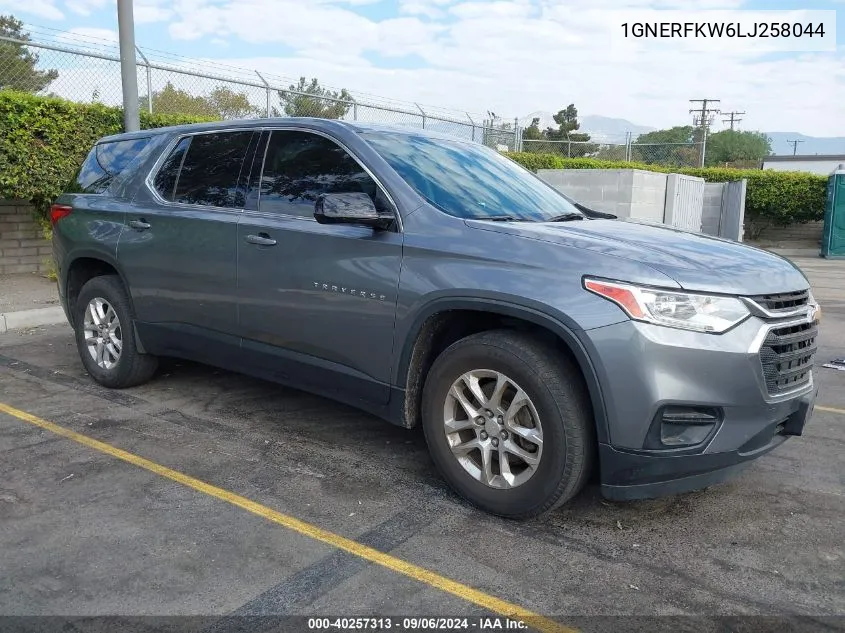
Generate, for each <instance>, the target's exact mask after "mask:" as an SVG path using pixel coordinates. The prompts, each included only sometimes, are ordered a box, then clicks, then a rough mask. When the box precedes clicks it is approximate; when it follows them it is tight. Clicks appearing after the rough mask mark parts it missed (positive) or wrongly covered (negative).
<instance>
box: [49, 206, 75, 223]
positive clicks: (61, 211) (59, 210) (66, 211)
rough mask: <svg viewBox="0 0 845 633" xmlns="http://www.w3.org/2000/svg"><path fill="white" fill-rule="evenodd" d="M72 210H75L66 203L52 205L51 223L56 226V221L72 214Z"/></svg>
mask: <svg viewBox="0 0 845 633" xmlns="http://www.w3.org/2000/svg"><path fill="white" fill-rule="evenodd" d="M71 211H73V207H70V206H68V205H66V204H52V205H50V224H52V225H53V226H56V222H58V221H59V220H61V219H62V218H63V217H65V216H68V215H70V212H71Z"/></svg>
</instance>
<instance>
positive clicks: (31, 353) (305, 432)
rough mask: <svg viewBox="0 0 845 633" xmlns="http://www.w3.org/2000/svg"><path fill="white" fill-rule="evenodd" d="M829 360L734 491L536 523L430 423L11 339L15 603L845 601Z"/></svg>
mask: <svg viewBox="0 0 845 633" xmlns="http://www.w3.org/2000/svg"><path fill="white" fill-rule="evenodd" d="M820 339H821V341H820V342H821V349H820V352H819V355H818V357H817V358H818V363H819V364H820V363H822V362H825V361H827V360H830V359H831V358H835V357H839V358H841V357H845V308H840V307H838V306H835V305H834V306H831V307H830V308H829V309H825V310H824V312H823V322H822V327H821V336H820ZM815 375H816V380H817V382H818V383H819V384H820V385H821V389H820V395H819V401H818V405H819V406H818V407H817V409H816V412H815V415H814V417H813V420H812V422H811V423H810V425H809V427H808V428H807V430H806V433H805V435H804V436H803V437H801V438H794V439H791V440H789V441H788V442H786V443H785V444H784V445H783V446H781V447H780V448H778V449H777V450H775V451H774V452H772V453H770V454H768V455H766V456H764V457H762V458H761V459H759V460H758V461H756V462H755V463H754V464H753V465H752V466H751V467H750V468H749V469H747V470H746V471H745V472H744V473H743V474H741V475H740V476H739V477H737V478H736V479H734V480H732V481H730V482H728V483H726V484H722V485H719V486H715V487H712V488H710V489H708V490H704V491H700V492H694V493H690V494H685V495H679V496H674V497H669V498H666V499H660V500H653V501H640V502H628V503H612V502H609V501H606V500H604V499H602V498H601V496H600V495H599V492H598V488H597V486H596V485H592V486H590V487H589V488H588V489H587V490H586V491H585V492H584V493H582V494H581V495H580V496H579V497H577V498H576V499H575V500H574V501H573V502H571V503H570V504H568V505H567V506H565V507H564V508H561V509H560V510H558V511H556V512H554V513H553V514H551V515H549V516H547V517H544V518H542V519H539V520H532V521H528V522H513V521H506V520H502V519H498V518H495V517H491V516H489V515H486V514H484V513H481V512H479V511H477V510H474V509H472V508H470V507H469V506H467V505H465V504H464V503H463V502H462V501H460V500H459V499H458V498H457V497H455V496H454V495H453V494H452V493H451V492H450V491H449V489H448V488H447V487H446V486H445V485H444V483H443V482H442V481H441V480H440V478H439V477H438V475H437V474H436V472H435V471H434V468H433V465H432V463H431V461H430V459H429V457H428V455H427V452H426V448H425V443H424V440H423V437H422V433H421V432H420V431H418V430H414V431H407V430H403V429H400V428H396V427H393V426H390V425H388V424H387V423H385V422H382V421H380V420H378V419H375V418H373V417H371V416H368V415H366V414H363V413H360V412H358V411H356V410H353V409H351V408H348V407H345V406H342V405H338V404H335V403H332V402H330V401H327V400H324V399H321V398H317V397H315V396H311V395H308V394H305V393H302V392H298V391H294V390H289V389H285V388H283V387H279V386H277V385H274V384H270V383H267V382H262V381H259V380H254V379H252V378H247V377H244V376H240V375H236V374H232V373H229V372H225V371H221V370H217V369H213V368H209V367H204V366H200V365H195V364H192V363H186V362H178V361H166V362H165V363H164V365H163V366H162V369H161V370H160V372H159V374H158V376H157V377H156V378H155V379H154V380H153V381H152V382H150V383H149V384H147V385H143V386H141V387H137V388H134V389H129V390H124V391H111V390H108V389H105V388H102V387H99V386H97V385H96V384H95V383H93V381H92V380H91V379H90V378H89V377H88V376H87V375H86V374H85V372H84V370H83V369H82V365H81V364H80V362H79V358H78V356H77V352H76V348H75V346H74V344H73V337H72V333H71V330H70V328H69V327H68V326H67V325H59V326H51V327H49V328H33V329H30V330H21V331H15V332H8V333H6V334H4V335H2V336H0V403H3V405H4V406H5V407H6V410H5V411H4V412H0V615H6V616H10V615H18V616H24V615H48V614H61V615H63V616H96V615H114V614H120V615H124V616H132V615H147V616H149V615H180V616H189V615H225V614H241V615H250V614H252V615H268V614H277V615H278V614H295V615H327V614H332V615H337V616H350V615H359V616H373V615H395V616H407V615H475V616H477V615H481V614H490V613H493V614H494V615H495V614H497V613H499V614H501V612H503V611H507V610H508V609H514V608H519V609H523V610H524V611H525V613H529V614H541V615H543V616H546V617H548V618H550V621H555V622H561V623H563V626H564V627H572V628H575V629H580V630H590V629H593V630H619V629H618V628H617V627H616V624H619V623H620V621H610V622H611V623H610V624H609V623H608V621H603V620H600V619H597V618H596V617H595V616H625V617H626V618H629V617H630V616H650V617H653V616H672V615H676V616H708V617H710V618H712V617H713V616H717V615H732V616H760V615H797V616H813V617H824V616H837V615H838V616H845V520H843V517H845V450H843V449H845V372H839V371H835V370H831V369H824V368H820V367H818V368H817V369H816V370H815ZM10 410H12V411H14V412H17V413H15V414H14V415H12V414H10V413H9V411H10ZM22 416H23V417H22ZM26 416H29V418H31V419H27V418H26ZM51 425H55V426H51ZM56 429H59V430H60V431H62V432H64V433H65V435H62V434H61V433H57V432H56ZM80 438H83V439H82V440H80ZM104 447H105V448H104ZM126 455H129V456H132V458H133V459H134V458H137V460H140V461H137V462H132V461H127V458H126ZM150 465H151V466H150ZM174 473H175V474H174ZM180 477H181V478H182V479H180ZM203 486H206V487H207V488H203ZM250 504H254V505H250ZM297 521H298V522H301V524H300V523H297ZM303 526H304V527H303ZM358 545H360V546H361V547H362V549H360V551H358V550H357V549H356V547H357V546H358ZM427 574H428V575H427ZM449 583H452V584H449ZM485 601H486V602H485ZM686 621H687V620H684V622H686ZM752 621H755V622H757V621H760V620H748V622H752ZM614 622H615V624H614ZM621 622H624V623H626V626H625V627H623V628H630V626H628V625H630V624H631V623H632V622H633V620H623V621H621ZM644 622H645V624H644V626H645V627H646V628H645V629H644V630H655V627H654V622H653V621H652V620H646V621H644ZM690 622H694V623H695V624H694V626H693V628H692V629H690V630H724V627H722V628H719V625H718V623H714V621H712V620H707V621H706V622H708V623H710V624H708V625H707V626H705V625H704V623H705V620H703V619H698V620H690ZM602 623H603V624H602ZM711 624H712V626H713V627H715V628H709V627H710V625H711ZM817 624H818V622H817ZM549 626H550V625H547V624H543V625H541V626H539V628H540V629H541V630H556V629H553V628H549ZM819 626H821V625H819ZM824 626H826V627H834V628H836V630H839V628H838V627H842V628H845V618H839V619H837V620H826V621H824ZM602 627H605V628H604V629H602ZM607 627H609V628H607ZM251 628H252V629H253V630H254V629H255V627H251ZM670 629H671V630H680V629H679V627H678V626H674V625H673V626H672V627H670ZM557 630H571V628H570V629H567V628H562V629H557ZM734 630H736V629H734ZM826 630H833V629H831V628H828V629H826Z"/></svg>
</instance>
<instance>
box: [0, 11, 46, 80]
mask: <svg viewBox="0 0 845 633" xmlns="http://www.w3.org/2000/svg"><path fill="white" fill-rule="evenodd" d="M0 35H4V36H6V37H13V38H15V39H17V40H24V41H27V42H28V41H29V39H30V38H29V33H25V32H24V31H23V22H21V21H20V20H16V19H15V18H14V16H11V15H0ZM37 64H38V55H37V54H36V53H33V52H31V51H30V50H29V49H28V48H26V46H24V45H23V44H16V43H14V42H7V41H6V40H0V90H3V89H8V90H21V91H24V92H41V91H42V90H44V89H45V88H46V87H47V86H49V85H50V84H51V83H52V82H53V81H54V80H55V79H56V78H57V77H58V76H59V71H57V70H55V69H51V70H36V69H35V67H36V65H37Z"/></svg>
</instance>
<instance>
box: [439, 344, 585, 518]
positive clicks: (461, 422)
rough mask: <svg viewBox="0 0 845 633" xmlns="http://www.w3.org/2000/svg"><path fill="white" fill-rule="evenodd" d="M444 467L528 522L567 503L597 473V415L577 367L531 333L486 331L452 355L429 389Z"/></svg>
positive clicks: (495, 506) (460, 488) (486, 502)
mask: <svg viewBox="0 0 845 633" xmlns="http://www.w3.org/2000/svg"><path fill="white" fill-rule="evenodd" d="M422 413H423V417H422V419H423V427H424V431H425V436H426V441H427V443H428V446H429V450H430V451H431V455H432V459H433V460H434V462H435V464H436V466H437V468H438V470H439V471H440V472H441V473H442V475H443V476H444V478H445V479H446V480H447V482H448V483H449V484H450V485H451V486H452V487H453V488H454V489H455V490H456V491H457V492H458V493H459V494H460V495H462V496H463V497H465V498H466V499H468V500H469V501H471V502H472V503H474V504H476V505H477V506H479V507H481V508H482V509H484V510H486V511H488V512H492V513H494V514H498V515H501V516H506V517H511V518H527V517H531V516H535V515H538V514H541V513H543V512H546V511H548V510H551V509H552V508H554V507H557V506H558V505H560V504H562V503H564V502H565V501H567V500H568V499H570V498H571V497H573V496H574V495H575V494H577V493H578V491H579V490H581V488H582V487H583V486H584V484H585V482H586V481H587V479H588V477H589V475H590V470H591V467H592V461H593V454H594V451H595V447H594V433H593V429H592V424H593V421H592V414H591V410H590V405H589V401H588V398H587V394H586V391H585V388H584V386H583V381H582V379H581V376H580V373H579V372H578V370H577V368H576V367H575V366H574V365H573V364H572V363H571V362H569V361H568V360H567V359H566V358H564V357H562V356H561V355H560V354H555V353H553V352H551V351H550V350H549V346H548V345H547V344H544V343H543V342H541V341H540V340H539V339H536V338H534V337H533V336H531V335H528V334H524V333H521V332H515V331H509V330H495V331H488V332H482V333H480V334H476V335H473V336H469V337H467V338H465V339H462V340H460V341H458V342H456V343H454V344H453V345H451V346H450V347H449V348H447V349H446V350H445V351H444V352H443V353H442V354H441V355H440V356H439V357H438V358H437V359H436V360H435V362H434V364H433V365H432V368H431V371H430V372H429V374H428V377H427V379H426V384H425V388H424V392H423V411H422Z"/></svg>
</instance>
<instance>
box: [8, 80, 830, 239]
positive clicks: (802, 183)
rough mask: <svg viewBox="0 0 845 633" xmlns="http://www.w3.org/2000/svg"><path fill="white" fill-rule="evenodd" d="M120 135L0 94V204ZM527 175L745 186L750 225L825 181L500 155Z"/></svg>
mask: <svg viewBox="0 0 845 633" xmlns="http://www.w3.org/2000/svg"><path fill="white" fill-rule="evenodd" d="M203 120H208V119H199V118H197V117H190V116H178V115H155V114H154V115H149V114H148V113H146V112H142V113H141V127H143V128H154V127H162V126H167V125H178V124H181V123H195V122H199V121H203ZM122 128H123V112H122V110H121V109H120V108H113V107H107V106H104V105H102V104H97V103H74V102H70V101H65V100H63V99H56V98H51V97H38V96H35V95H31V94H28V93H21V92H13V91H8V90H0V198H7V199H24V200H31V201H32V202H33V203H34V204H35V206H36V208H37V209H39V210H41V211H42V212H44V211H46V208H47V206H48V205H49V204H50V202H51V201H52V200H53V199H54V198H55V197H56V196H58V195H59V194H60V193H61V192H62V191H64V190H65V188H66V186H67V184H68V182H69V180H70V179H71V178H72V177H73V175H74V173H75V172H76V170H77V169H78V168H79V165H81V164H82V161H83V160H84V159H85V156H86V154H87V153H88V151H89V150H90V149H91V146H92V145H93V144H94V142H95V141H96V140H97V139H98V138H100V137H102V136H106V135H109V134H116V133H118V132H120V131H121V130H122ZM508 156H510V157H511V158H512V159H513V160H515V161H516V162H518V163H520V164H522V165H524V166H525V167H527V168H528V169H531V170H532V171H536V170H538V169H646V170H650V171H659V172H669V171H675V172H679V173H683V174H689V175H692V176H700V177H702V178H704V179H705V180H707V181H709V182H724V181H728V180H737V179H740V178H746V179H748V191H747V195H746V214H747V215H748V216H749V220H750V221H751V222H760V221H765V222H771V223H772V224H779V225H783V224H789V223H792V222H809V221H812V220H820V219H821V218H822V215H823V212H824V203H825V186H826V178H824V177H823V176H815V175H812V174H803V173H788V172H774V171H763V170H758V169H746V170H740V169H725V168H705V169H673V168H669V167H663V166H659V165H646V164H641V163H626V162H622V161H606V160H594V159H590V158H563V157H561V156H558V155H555V154H534V153H526V152H518V153H510V154H508Z"/></svg>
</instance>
